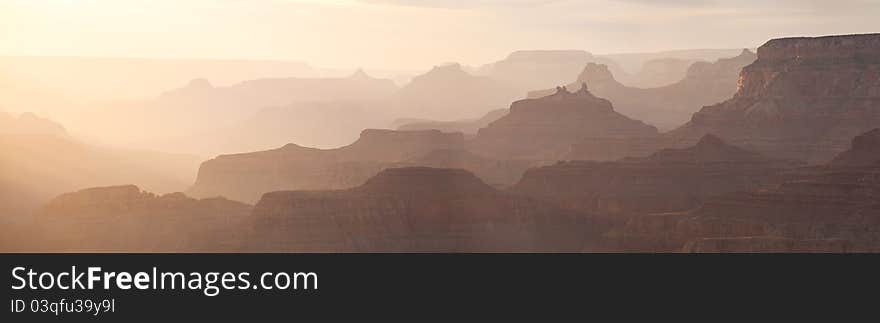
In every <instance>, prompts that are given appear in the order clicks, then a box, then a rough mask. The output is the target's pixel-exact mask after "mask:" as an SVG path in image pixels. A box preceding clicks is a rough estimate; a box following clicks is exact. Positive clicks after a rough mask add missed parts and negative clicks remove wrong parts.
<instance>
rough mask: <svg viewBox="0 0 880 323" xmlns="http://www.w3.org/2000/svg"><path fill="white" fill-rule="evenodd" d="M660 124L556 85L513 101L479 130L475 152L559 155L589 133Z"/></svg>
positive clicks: (647, 133)
mask: <svg viewBox="0 0 880 323" xmlns="http://www.w3.org/2000/svg"><path fill="white" fill-rule="evenodd" d="M656 135H657V129H656V128H654V127H652V126H649V125H646V124H644V123H643V122H641V121H637V120H633V119H630V118H628V117H626V116H624V115H622V114H620V113H617V112H616V111H614V108H613V107H612V105H611V102H609V101H608V100H605V99H602V98H598V97H596V96H594V95H593V94H591V93H590V92H589V91H588V90H587V88H586V85H582V87H581V89H580V90H578V91H577V92H574V93H572V92H569V91H568V90H567V89H566V88H564V87H560V88H557V91H556V93H555V94H552V95H549V96H546V97H542V98H537V99H525V100H520V101H516V102H514V103H513V104H512V105H511V106H510V112H509V113H508V114H507V115H506V116H504V117H502V118H501V119H498V120H496V121H494V122H492V123H490V124H489V126H487V127H485V128H482V129H480V131H479V132H478V133H477V136H476V138H474V139H473V141H472V142H470V143H469V145H468V147H469V149H470V150H471V151H473V152H475V153H477V154H481V155H486V156H492V157H495V158H499V159H530V160H559V159H562V158H563V157H564V156H566V155H567V154H568V153H569V152H570V150H571V146H572V145H573V144H575V143H578V142H581V141H583V140H586V139H588V138H607V139H613V138H645V137H655V136H656Z"/></svg>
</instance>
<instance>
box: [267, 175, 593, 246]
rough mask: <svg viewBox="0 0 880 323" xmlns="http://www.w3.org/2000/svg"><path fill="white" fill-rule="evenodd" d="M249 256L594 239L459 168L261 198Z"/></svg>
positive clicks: (553, 211) (566, 218)
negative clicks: (273, 253) (255, 252)
mask: <svg viewBox="0 0 880 323" xmlns="http://www.w3.org/2000/svg"><path fill="white" fill-rule="evenodd" d="M252 220H253V231H254V233H255V235H254V239H253V240H252V241H251V246H252V247H253V248H254V249H253V250H256V251H273V252H282V251H286V252H314V251H319V252H480V251H506V252H511V251H518V252H530V251H580V250H583V248H584V247H585V246H586V245H585V243H586V242H587V241H589V240H590V239H595V238H596V237H598V236H599V232H600V230H602V229H603V228H601V227H600V226H598V225H596V224H594V223H592V222H591V220H590V218H589V217H588V216H583V215H579V214H577V213H574V212H570V211H565V210H561V209H559V208H556V207H553V206H551V205H548V204H546V203H541V202H537V201H534V200H531V199H528V198H524V197H519V196H514V195H509V194H505V193H504V192H501V191H498V190H495V189H493V188H491V187H489V186H487V185H486V184H484V183H482V182H480V181H479V180H478V179H477V178H476V177H475V176H474V175H473V174H470V173H468V172H466V171H463V170H455V169H436V168H423V167H422V168H400V169H388V170H385V171H382V172H380V173H379V174H377V175H376V176H375V177H373V178H371V179H370V180H368V181H367V182H366V183H365V184H364V185H363V186H360V187H357V188H352V189H347V190H336V191H279V192H270V193H267V194H265V195H264V196H263V197H262V198H261V199H260V201H259V203H257V205H256V207H255V208H254V212H253V217H252Z"/></svg>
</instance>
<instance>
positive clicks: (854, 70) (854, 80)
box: [666, 34, 880, 163]
mask: <svg viewBox="0 0 880 323" xmlns="http://www.w3.org/2000/svg"><path fill="white" fill-rule="evenodd" d="M877 127H880V34H870V35H849V36H832V37H818V38H791V39H776V40H771V41H769V42H767V43H766V44H765V45H763V46H761V47H760V48H759V49H758V60H757V61H755V62H754V63H753V64H751V65H749V66H747V67H745V68H743V71H742V73H741V76H740V87H739V90H738V92H737V93H736V94H735V95H734V97H733V98H732V99H730V100H728V101H725V102H723V103H719V104H715V105H712V106H707V107H704V108H703V109H702V110H700V111H699V112H697V113H695V114H694V115H693V116H692V118H691V121H690V122H688V123H687V124H685V125H684V126H682V127H679V128H677V129H675V130H673V131H671V132H669V133H668V134H667V136H666V137H667V138H668V139H669V140H670V144H671V145H674V146H678V147H681V146H688V145H691V144H693V143H694V142H696V141H697V140H698V139H699V138H700V137H702V136H703V135H704V134H706V133H713V134H715V135H718V136H719V137H721V138H723V139H725V140H726V141H728V142H730V143H733V144H734V145H737V146H741V147H744V148H747V149H750V150H754V151H757V152H760V153H764V154H767V155H770V156H776V157H782V158H790V159H800V160H805V161H808V162H810V163H825V162H827V161H828V160H830V159H831V158H832V157H834V156H835V155H837V154H838V153H840V152H842V151H844V150H846V149H847V148H848V146H849V141H850V140H851V139H852V138H853V137H855V136H856V135H858V134H861V133H863V132H865V131H867V130H870V129H873V128H877Z"/></svg>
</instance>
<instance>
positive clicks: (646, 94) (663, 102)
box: [529, 50, 756, 129]
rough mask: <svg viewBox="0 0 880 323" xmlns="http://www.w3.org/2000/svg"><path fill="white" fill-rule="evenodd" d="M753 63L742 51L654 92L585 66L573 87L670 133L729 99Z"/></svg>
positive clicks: (692, 69)
mask: <svg viewBox="0 0 880 323" xmlns="http://www.w3.org/2000/svg"><path fill="white" fill-rule="evenodd" d="M755 59H756V56H755V54H754V53H752V52H751V51H749V50H743V51H742V53H741V54H740V55H739V56H736V57H733V58H726V59H719V60H718V61H717V62H714V63H707V62H695V63H693V65H691V66H690V67H689V68H688V70H687V73H686V75H685V76H684V78H683V79H681V80H680V81H678V82H676V83H674V84H670V85H666V86H661V87H656V88H636V87H629V86H626V85H623V84H621V83H620V82H618V81H617V80H615V76H614V75H612V72H611V71H609V69H608V67H607V66H605V65H599V64H588V65H587V66H586V68H584V70H583V72H582V73H581V75H580V76H579V77H578V79H577V81H576V82H575V83H572V85H575V84H580V83H586V84H587V85H588V86H589V87H590V91H591V92H593V93H594V94H595V95H596V96H599V97H602V98H605V99H608V100H610V101H611V102H612V103H613V104H614V107H615V109H617V110H618V111H620V112H621V113H623V114H625V115H628V116H631V117H633V118H636V119H639V120H643V121H645V122H647V123H649V124H652V125H655V126H657V127H659V128H661V129H671V128H674V127H676V126H679V125H682V124H684V123H685V122H687V120H688V118H690V116H691V114H693V113H694V112H697V111H698V110H699V109H700V108H702V107H703V106H706V105H710V104H715V103H718V102H722V101H724V100H726V99H728V98H730V97H731V96H732V95H733V94H734V93H735V92H736V89H737V80H739V73H740V70H742V68H743V67H745V66H747V65H749V64H751V63H752V62H754V61H755ZM572 85H570V86H572ZM550 91H551V90H543V91H536V92H533V93H530V94H529V97H539V96H543V95H547V94H548V93H550Z"/></svg>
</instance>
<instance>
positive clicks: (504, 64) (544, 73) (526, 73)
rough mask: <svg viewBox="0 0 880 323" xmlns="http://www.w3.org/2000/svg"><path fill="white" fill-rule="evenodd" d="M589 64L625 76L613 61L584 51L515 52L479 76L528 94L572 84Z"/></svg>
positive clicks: (485, 66)
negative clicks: (602, 65) (600, 66)
mask: <svg viewBox="0 0 880 323" xmlns="http://www.w3.org/2000/svg"><path fill="white" fill-rule="evenodd" d="M587 63H601V64H606V65H608V66H610V68H611V69H612V70H613V71H614V73H615V74H614V75H622V74H625V73H624V72H623V70H622V69H620V68H617V64H616V63H615V62H614V61H613V60H610V59H607V58H601V57H596V56H594V55H593V54H591V53H589V52H586V51H582V50H522V51H515V52H513V53H510V55H508V56H507V57H506V58H504V59H503V60H500V61H497V62H494V63H491V64H486V65H484V66H481V67H480V68H478V70H477V72H478V73H479V74H480V75H485V76H488V77H490V78H492V79H495V80H498V81H501V82H504V83H506V84H510V85H511V86H514V87H516V89H518V90H519V91H520V92H521V93H522V94H524V93H526V92H527V91H531V90H534V89H541V88H547V87H551V86H555V85H557V84H564V83H565V82H569V81H571V80H572V79H574V78H575V77H577V71H580V70H581V69H583V68H584V66H585V65H586V64H587Z"/></svg>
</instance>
